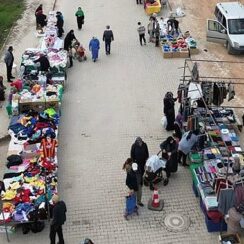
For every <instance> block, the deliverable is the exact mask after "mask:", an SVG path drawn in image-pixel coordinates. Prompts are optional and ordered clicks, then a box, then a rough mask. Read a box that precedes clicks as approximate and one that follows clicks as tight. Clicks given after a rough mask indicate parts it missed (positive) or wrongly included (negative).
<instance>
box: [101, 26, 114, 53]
mask: <svg viewBox="0 0 244 244" xmlns="http://www.w3.org/2000/svg"><path fill="white" fill-rule="evenodd" d="M113 40H114V34H113V31H112V30H110V26H109V25H107V26H106V30H105V31H104V32H103V41H104V42H105V51H106V55H109V54H110V49H111V42H112V41H113Z"/></svg>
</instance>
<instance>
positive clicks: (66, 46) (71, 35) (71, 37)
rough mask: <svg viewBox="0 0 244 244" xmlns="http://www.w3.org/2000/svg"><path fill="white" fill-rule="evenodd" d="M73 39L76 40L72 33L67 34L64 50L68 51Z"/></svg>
mask: <svg viewBox="0 0 244 244" xmlns="http://www.w3.org/2000/svg"><path fill="white" fill-rule="evenodd" d="M75 39H76V37H75V34H74V33H73V34H72V33H71V32H69V33H68V34H67V35H66V37H65V39H64V49H65V50H67V51H69V47H70V46H71V44H72V41H73V40H75Z"/></svg>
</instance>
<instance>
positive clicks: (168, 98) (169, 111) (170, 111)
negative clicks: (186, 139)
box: [164, 92, 177, 131]
mask: <svg viewBox="0 0 244 244" xmlns="http://www.w3.org/2000/svg"><path fill="white" fill-rule="evenodd" d="M176 100H177V98H174V97H173V93H172V92H167V93H166V94H165V97H164V114H165V116H166V119H167V126H166V130H167V131H170V130H174V122H175V101H176Z"/></svg>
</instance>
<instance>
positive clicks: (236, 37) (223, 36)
mask: <svg viewBox="0 0 244 244" xmlns="http://www.w3.org/2000/svg"><path fill="white" fill-rule="evenodd" d="M214 15H215V17H216V20H212V19H208V20H207V41H210V42H217V43H223V44H225V46H226V48H227V49H228V53H230V54H239V53H242V52H244V5H243V4H241V3H240V2H223V3H217V5H216V7H215V11H214Z"/></svg>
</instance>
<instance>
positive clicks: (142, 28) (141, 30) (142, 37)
mask: <svg viewBox="0 0 244 244" xmlns="http://www.w3.org/2000/svg"><path fill="white" fill-rule="evenodd" d="M138 26H139V27H138V28H137V31H138V33H139V40H140V44H141V46H142V40H143V41H144V45H146V39H145V32H146V28H145V26H143V25H142V24H141V22H138Z"/></svg>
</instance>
